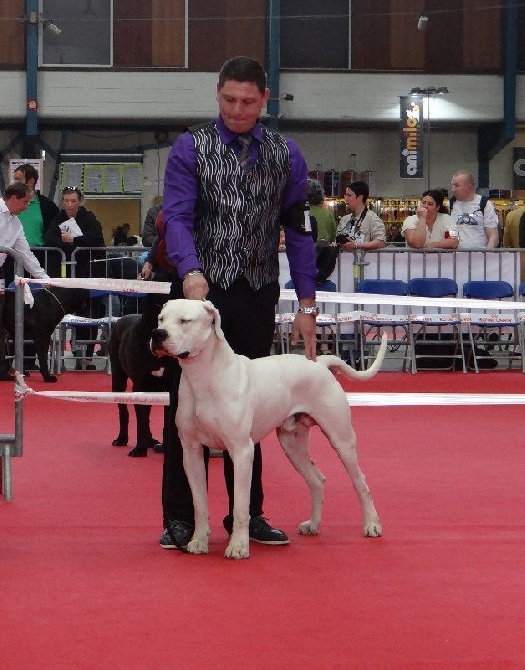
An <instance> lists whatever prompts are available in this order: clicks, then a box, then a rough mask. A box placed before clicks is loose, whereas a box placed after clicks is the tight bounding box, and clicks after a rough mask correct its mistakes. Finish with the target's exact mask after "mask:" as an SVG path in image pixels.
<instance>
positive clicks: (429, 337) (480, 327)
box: [277, 277, 525, 373]
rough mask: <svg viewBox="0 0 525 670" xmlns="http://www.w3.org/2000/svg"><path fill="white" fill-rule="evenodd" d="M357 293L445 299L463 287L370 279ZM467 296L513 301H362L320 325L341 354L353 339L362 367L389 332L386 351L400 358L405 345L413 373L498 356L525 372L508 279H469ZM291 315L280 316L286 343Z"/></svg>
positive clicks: (475, 366) (493, 361)
mask: <svg viewBox="0 0 525 670" xmlns="http://www.w3.org/2000/svg"><path fill="white" fill-rule="evenodd" d="M331 284H332V286H323V290H325V291H335V284H333V283H332V282H331ZM357 292H359V293H368V294H378V295H397V296H419V297H428V298H444V297H457V296H458V293H459V287H458V285H457V283H456V282H455V281H454V280H453V279H449V278H426V277H425V278H414V279H412V280H410V281H408V282H405V281H402V280H396V279H365V280H363V281H361V282H360V283H359V284H358V287H357ZM520 295H525V283H524V284H523V285H522V286H520ZM463 296H464V297H465V298H475V299H480V300H485V299H490V300H506V301H510V304H509V312H510V313H501V312H498V313H496V314H491V313H487V311H486V310H468V311H461V310H459V309H454V310H451V309H437V308H425V307H423V308H422V310H421V313H418V314H414V313H413V311H411V310H409V309H408V307H407V306H405V305H398V306H381V305H376V306H375V307H376V310H375V311H373V312H371V311H370V305H364V304H363V305H361V306H359V307H362V309H358V310H355V311H353V312H346V313H345V312H340V313H335V314H327V313H321V314H320V315H319V317H318V321H317V325H318V328H319V329H320V331H321V333H322V334H324V333H325V332H326V330H327V329H329V332H331V333H332V335H331V337H332V341H333V343H334V350H335V353H341V351H340V350H341V348H342V346H344V345H345V344H348V341H349V339H350V340H351V342H350V344H349V347H348V349H349V352H351V354H352V355H351V356H349V358H350V359H351V362H352V363H353V364H354V365H355V364H358V365H360V366H361V368H362V369H365V368H366V366H367V365H368V363H369V361H370V360H371V359H373V358H374V357H375V356H376V353H377V351H376V350H377V347H378V346H379V343H380V339H381V334H382V332H387V334H388V344H389V353H388V354H387V355H388V356H389V357H391V358H396V359H397V360H399V359H400V356H399V352H400V350H401V353H402V354H403V356H402V358H401V361H402V369H403V370H406V369H407V368H409V367H410V369H411V371H412V372H413V373H415V372H417V371H418V369H420V370H421V369H461V370H463V372H466V371H467V370H468V369H472V370H474V371H475V372H479V370H480V369H484V368H486V367H489V366H490V365H494V366H496V365H498V362H499V359H501V361H504V360H506V361H507V363H508V367H509V368H510V367H512V366H513V364H514V362H516V361H517V362H518V363H520V364H521V368H522V371H525V367H524V361H523V357H522V356H521V352H522V342H523V340H524V319H523V315H519V314H518V312H517V309H516V308H514V309H513V307H512V301H513V299H514V290H513V287H512V286H511V285H510V284H509V283H508V282H505V281H470V282H467V283H465V284H464V285H463ZM287 316H288V315H286V314H284V315H278V316H277V320H278V321H277V324H278V330H280V333H281V340H282V341H283V343H285V342H286V326H287V325H288V322H289V321H291V319H287ZM290 316H293V315H290ZM348 327H350V329H351V331H352V332H351V333H350V334H348V332H346V333H344V332H343V331H344V329H345V328H346V329H347V330H348ZM283 333H284V335H283ZM283 348H284V349H285V345H284V347H283ZM343 355H344V354H343ZM345 357H346V356H345ZM489 357H490V359H489Z"/></svg>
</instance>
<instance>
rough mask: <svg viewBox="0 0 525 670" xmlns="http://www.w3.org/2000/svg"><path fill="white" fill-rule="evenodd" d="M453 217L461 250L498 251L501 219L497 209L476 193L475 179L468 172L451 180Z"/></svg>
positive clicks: (459, 173) (451, 209) (455, 175)
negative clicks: (499, 220)
mask: <svg viewBox="0 0 525 670" xmlns="http://www.w3.org/2000/svg"><path fill="white" fill-rule="evenodd" d="M451 185H452V195H453V197H452V198H451V199H450V215H451V216H452V218H453V219H454V222H455V224H456V226H457V229H458V231H459V246H458V249H495V248H496V247H497V246H498V242H499V236H498V224H499V222H498V215H497V214H496V210H495V209H494V205H493V204H492V203H491V202H490V200H487V198H484V197H482V196H481V195H478V194H477V193H475V184H474V177H473V176H472V175H471V174H470V172H467V171H466V170H460V171H459V172H456V173H455V174H454V175H453V176H452V184H451Z"/></svg>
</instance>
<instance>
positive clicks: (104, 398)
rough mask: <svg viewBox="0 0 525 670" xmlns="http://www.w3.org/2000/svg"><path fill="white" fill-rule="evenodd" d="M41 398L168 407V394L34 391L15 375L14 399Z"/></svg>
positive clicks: (20, 376)
mask: <svg viewBox="0 0 525 670" xmlns="http://www.w3.org/2000/svg"><path fill="white" fill-rule="evenodd" d="M31 395H35V396H41V397H44V398H54V399H56V400H67V401H70V402H103V403H112V404H117V403H120V404H123V405H169V404H170V394H169V393H140V392H138V393H137V392H136V393H110V392H105V391H34V390H33V389H32V388H30V387H29V386H27V384H26V383H25V381H24V378H23V376H22V375H21V374H20V373H19V372H16V373H15V397H16V399H17V400H21V399H22V398H25V397H26V396H31Z"/></svg>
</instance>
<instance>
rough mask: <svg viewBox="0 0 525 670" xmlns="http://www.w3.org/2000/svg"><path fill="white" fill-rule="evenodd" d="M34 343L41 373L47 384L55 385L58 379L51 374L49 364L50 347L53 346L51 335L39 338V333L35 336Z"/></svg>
mask: <svg viewBox="0 0 525 670" xmlns="http://www.w3.org/2000/svg"><path fill="white" fill-rule="evenodd" d="M33 341H34V343H35V350H36V355H37V357H38V365H39V367H40V373H41V375H42V378H43V380H44V381H45V382H48V383H55V382H56V380H57V378H56V377H55V375H52V374H50V372H49V365H48V362H47V356H48V353H49V345H50V344H51V335H43V336H42V337H40V336H37V333H35V335H34V340H33Z"/></svg>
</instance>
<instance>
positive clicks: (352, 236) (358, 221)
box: [337, 181, 386, 251]
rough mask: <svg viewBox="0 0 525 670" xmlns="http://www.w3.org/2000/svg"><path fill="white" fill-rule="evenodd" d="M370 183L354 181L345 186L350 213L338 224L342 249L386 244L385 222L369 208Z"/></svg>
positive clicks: (365, 247)
mask: <svg viewBox="0 0 525 670" xmlns="http://www.w3.org/2000/svg"><path fill="white" fill-rule="evenodd" d="M368 193H369V190H368V184H365V182H364V181H354V182H352V183H351V184H348V186H347V187H346V188H345V203H346V206H347V208H348V209H349V210H350V212H351V213H350V214H347V215H346V216H343V217H342V218H341V220H340V221H339V225H338V226H337V243H338V244H339V246H340V248H341V249H345V250H346V251H354V250H356V249H360V250H363V251H368V250H370V249H382V248H383V247H384V246H385V244H386V229H385V224H384V223H383V222H382V221H381V219H380V218H379V217H378V216H377V214H376V213H375V212H373V211H372V210H371V209H368V207H367V205H366V201H367V200H368Z"/></svg>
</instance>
